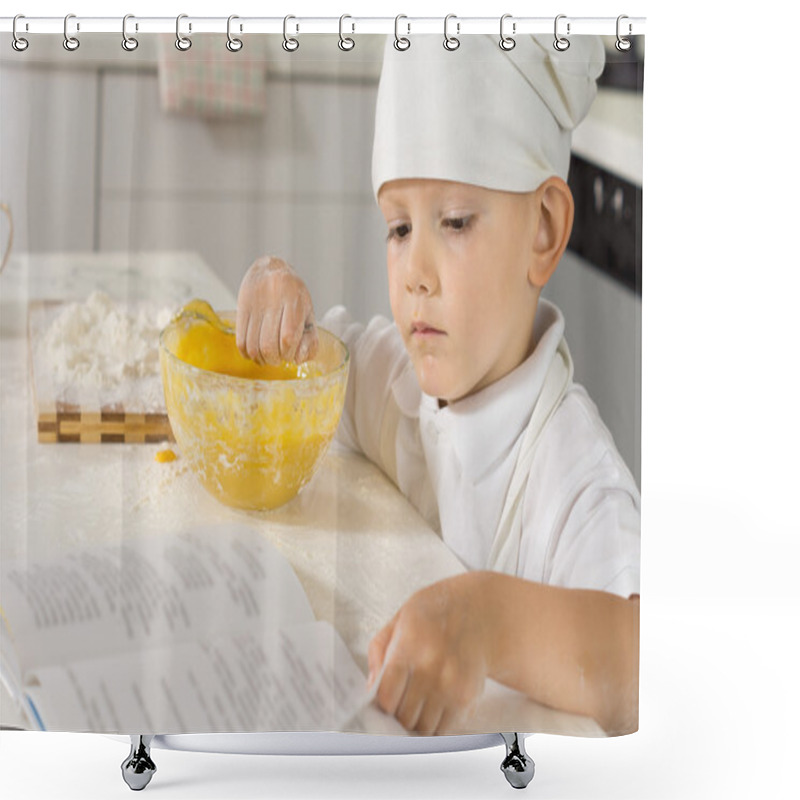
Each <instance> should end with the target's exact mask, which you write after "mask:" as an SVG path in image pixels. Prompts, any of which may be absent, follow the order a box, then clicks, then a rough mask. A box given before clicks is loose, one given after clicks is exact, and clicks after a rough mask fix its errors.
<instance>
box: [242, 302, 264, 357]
mask: <svg viewBox="0 0 800 800" xmlns="http://www.w3.org/2000/svg"><path fill="white" fill-rule="evenodd" d="M260 335H261V317H260V316H257V315H255V314H251V315H250V317H249V319H248V320H247V332H246V333H245V348H246V350H247V355H248V356H249V357H250V358H252V359H253V361H258V360H259V359H260V357H261V351H260V350H259V343H258V342H259V337H260Z"/></svg>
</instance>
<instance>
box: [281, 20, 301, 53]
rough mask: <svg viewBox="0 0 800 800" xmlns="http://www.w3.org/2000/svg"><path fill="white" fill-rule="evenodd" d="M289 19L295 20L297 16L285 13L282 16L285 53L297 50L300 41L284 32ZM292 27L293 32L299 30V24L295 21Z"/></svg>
mask: <svg viewBox="0 0 800 800" xmlns="http://www.w3.org/2000/svg"><path fill="white" fill-rule="evenodd" d="M290 19H294V20H296V19H297V17H293V16H292V15H291V14H287V16H285V17H284V18H283V49H284V50H285V51H286V52H287V53H294V51H295V50H297V48H298V47H300V42H299V41H298V40H297V39H295V38H294V37H292V36H289V35H288V34H287V33H286V26H287V25H288V23H289V20H290ZM294 28H295V33H299V32H300V26H299V25H298V24H297V23H296V22H295V24H294Z"/></svg>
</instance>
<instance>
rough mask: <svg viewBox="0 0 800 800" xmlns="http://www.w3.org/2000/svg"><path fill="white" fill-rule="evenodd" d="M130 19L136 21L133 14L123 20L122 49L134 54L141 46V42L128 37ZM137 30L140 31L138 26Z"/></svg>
mask: <svg viewBox="0 0 800 800" xmlns="http://www.w3.org/2000/svg"><path fill="white" fill-rule="evenodd" d="M129 19H134V16H133V14H126V15H125V16H124V17H123V18H122V49H123V50H127V51H128V52H129V53H132V52H133V51H134V50H135V49H136V48H137V47H138V46H139V40H138V39H136V38H134V37H133V36H128V30H127V28H128V20H129ZM136 30H139V26H138V25H137V26H136Z"/></svg>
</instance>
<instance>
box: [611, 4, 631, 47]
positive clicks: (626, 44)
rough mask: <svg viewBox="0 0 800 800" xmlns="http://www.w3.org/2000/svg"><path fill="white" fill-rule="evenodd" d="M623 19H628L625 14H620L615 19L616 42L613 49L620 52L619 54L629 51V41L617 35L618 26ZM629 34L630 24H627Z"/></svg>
mask: <svg viewBox="0 0 800 800" xmlns="http://www.w3.org/2000/svg"><path fill="white" fill-rule="evenodd" d="M623 19H628V17H627V16H625V14H620V15H619V16H618V17H617V42H616V44H615V45H614V47H616V48H617V50H619V51H620V53H625V52H626V51H628V50H630V49H631V40H630V39H626V38H625V37H624V36H620V34H619V24H620V22H622V20H623ZM630 32H631V24H630V22H629V23H628V34H630Z"/></svg>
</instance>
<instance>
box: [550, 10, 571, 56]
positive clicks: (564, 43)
mask: <svg viewBox="0 0 800 800" xmlns="http://www.w3.org/2000/svg"><path fill="white" fill-rule="evenodd" d="M566 18H567V15H566V14H559V15H558V16H557V17H556V21H555V23H554V25H553V34H554V36H555V37H556V38H555V40H554V41H553V47H555V49H556V50H558V51H559V52H560V53H563V52H564V51H565V50H569V39H567V38H566V36H559V35H558V21H559V20H560V19H566ZM567 36H569V22H568V23H567Z"/></svg>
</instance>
